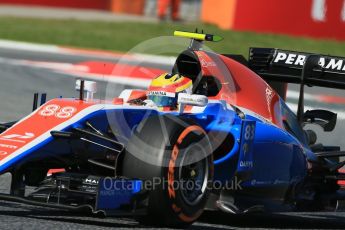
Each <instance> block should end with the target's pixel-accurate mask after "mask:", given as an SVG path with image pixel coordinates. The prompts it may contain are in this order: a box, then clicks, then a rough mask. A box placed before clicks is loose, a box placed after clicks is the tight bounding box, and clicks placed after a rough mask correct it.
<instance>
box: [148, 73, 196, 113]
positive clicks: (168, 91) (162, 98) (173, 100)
mask: <svg viewBox="0 0 345 230" xmlns="http://www.w3.org/2000/svg"><path fill="white" fill-rule="evenodd" d="M192 88H193V82H192V80H191V79H189V78H187V77H183V76H181V75H179V74H175V75H172V74H168V73H164V74H162V75H160V76H158V77H156V78H155V79H153V80H152V82H151V84H150V86H149V88H148V91H147V99H148V100H151V101H153V102H154V103H155V105H156V106H158V107H177V99H178V94H179V93H188V94H191V93H192Z"/></svg>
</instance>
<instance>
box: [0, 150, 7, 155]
mask: <svg viewBox="0 0 345 230" xmlns="http://www.w3.org/2000/svg"><path fill="white" fill-rule="evenodd" d="M7 154H8V152H6V151H0V156H6V155H7Z"/></svg>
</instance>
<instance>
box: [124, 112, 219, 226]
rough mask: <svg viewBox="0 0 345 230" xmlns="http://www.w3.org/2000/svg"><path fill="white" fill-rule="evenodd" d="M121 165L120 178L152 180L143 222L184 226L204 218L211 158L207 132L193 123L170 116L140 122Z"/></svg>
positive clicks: (211, 173) (211, 170)
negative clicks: (146, 211)
mask: <svg viewBox="0 0 345 230" xmlns="http://www.w3.org/2000/svg"><path fill="white" fill-rule="evenodd" d="M122 166H123V167H122V174H123V176H126V177H128V178H139V179H142V180H145V181H146V182H148V181H150V182H152V189H150V188H149V189H150V192H149V198H148V199H149V200H148V215H147V216H146V217H145V218H144V219H143V220H145V221H144V222H145V224H148V223H149V224H151V225H160V226H162V225H163V226H170V227H187V226H189V225H190V224H192V223H193V222H194V221H195V220H197V219H198V217H199V216H200V215H201V214H202V212H203V210H204V208H205V205H206V202H207V199H208V197H209V194H210V186H209V185H210V183H212V179H213V157H212V148H211V144H210V141H209V139H208V138H207V135H206V133H205V131H204V130H203V129H202V128H201V127H200V126H198V125H196V124H194V123H193V122H192V121H190V120H187V119H185V118H179V117H175V116H170V115H166V116H151V117H149V118H148V119H146V120H144V121H143V122H142V123H141V124H140V125H139V126H138V128H137V129H136V131H135V132H134V134H133V136H132V138H131V140H130V141H129V143H128V146H127V150H126V154H125V156H124V158H123V165H122ZM159 180H160V181H159ZM157 182H159V183H157ZM146 185H148V183H146ZM146 187H147V186H146Z"/></svg>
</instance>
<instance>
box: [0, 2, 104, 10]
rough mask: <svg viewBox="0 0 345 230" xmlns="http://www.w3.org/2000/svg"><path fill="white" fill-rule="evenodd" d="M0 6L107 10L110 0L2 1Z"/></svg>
mask: <svg viewBox="0 0 345 230" xmlns="http://www.w3.org/2000/svg"><path fill="white" fill-rule="evenodd" d="M0 4H15V5H35V6H48V7H66V8H81V9H98V10H107V9H109V6H110V0H57V1H54V0H0Z"/></svg>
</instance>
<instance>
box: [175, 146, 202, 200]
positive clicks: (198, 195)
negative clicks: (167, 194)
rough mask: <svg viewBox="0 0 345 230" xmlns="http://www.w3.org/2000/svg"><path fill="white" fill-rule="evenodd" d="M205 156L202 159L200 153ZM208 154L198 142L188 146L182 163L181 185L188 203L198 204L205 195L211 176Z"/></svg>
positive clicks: (180, 172)
mask: <svg viewBox="0 0 345 230" xmlns="http://www.w3.org/2000/svg"><path fill="white" fill-rule="evenodd" d="M201 154H202V155H203V156H204V157H203V158H202V160H199V161H196V162H195V160H194V159H200V155H201ZM208 167H209V166H208V161H207V156H206V153H205V151H204V150H203V148H202V147H201V146H199V145H197V144H195V145H191V146H190V147H188V148H187V149H186V150H185V152H184V154H183V158H182V160H181V163H180V167H179V168H180V169H179V178H178V179H179V182H180V183H179V185H180V186H181V196H182V199H183V200H184V201H185V202H186V203H187V204H188V205H195V204H197V203H198V202H199V201H200V199H202V197H203V196H204V193H205V192H206V189H207V182H208V178H209V173H208Z"/></svg>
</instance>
